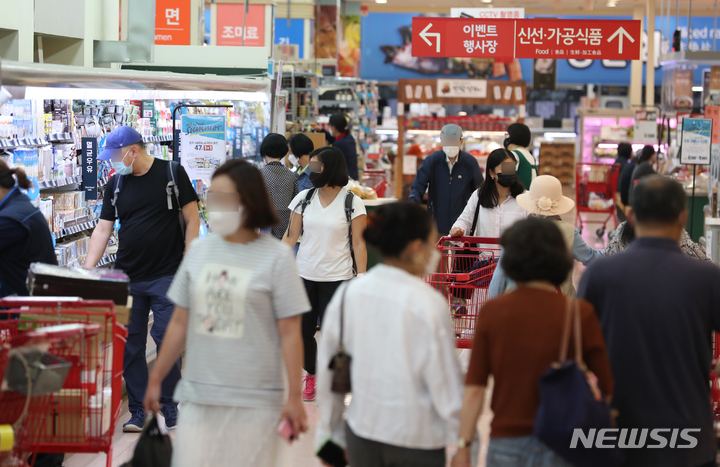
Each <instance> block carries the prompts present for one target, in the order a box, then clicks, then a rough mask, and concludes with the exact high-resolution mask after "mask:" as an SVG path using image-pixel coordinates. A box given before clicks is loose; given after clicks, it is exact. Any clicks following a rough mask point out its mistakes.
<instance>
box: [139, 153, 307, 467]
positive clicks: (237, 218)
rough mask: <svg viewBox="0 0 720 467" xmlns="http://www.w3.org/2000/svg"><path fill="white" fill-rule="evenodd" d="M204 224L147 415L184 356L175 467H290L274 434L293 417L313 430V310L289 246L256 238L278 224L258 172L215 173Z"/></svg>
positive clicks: (232, 164) (182, 280) (178, 278)
mask: <svg viewBox="0 0 720 467" xmlns="http://www.w3.org/2000/svg"><path fill="white" fill-rule="evenodd" d="M208 221H209V223H210V228H211V230H212V231H213V233H212V234H210V235H208V236H207V237H205V238H203V239H200V240H196V241H195V242H193V244H192V246H191V248H190V250H189V251H188V253H187V254H186V255H185V258H184V259H183V262H182V264H181V265H180V269H179V270H178V272H177V274H176V275H175V279H174V280H173V283H172V286H171V287H170V290H169V291H168V298H170V300H172V301H173V302H174V303H175V312H174V314H173V317H172V320H171V321H170V324H169V326H168V328H167V331H166V333H165V339H164V341H163V345H162V348H161V349H160V354H159V356H158V360H157V363H156V364H155V368H154V369H153V371H152V373H151V375H150V379H149V384H148V388H147V392H146V394H145V410H146V411H153V412H155V413H157V411H158V410H159V409H160V403H159V400H160V392H161V390H160V388H161V384H162V381H163V379H164V378H165V375H167V373H168V372H169V371H170V368H171V367H172V366H173V364H174V363H175V362H176V361H177V359H178V358H179V357H180V355H181V353H182V351H183V350H186V360H185V370H184V372H183V379H182V380H181V381H180V383H179V384H178V386H177V389H176V391H175V399H176V400H177V401H179V402H181V403H182V411H181V412H180V418H179V422H178V431H177V439H176V440H175V443H174V445H175V448H174V454H173V459H172V465H173V467H185V466H188V467H190V466H192V467H201V466H208V467H210V466H220V465H238V462H239V459H242V461H241V462H240V463H241V464H242V465H253V466H254V465H257V466H261V465H262V466H270V467H279V466H287V465H288V461H289V459H288V454H289V453H288V445H287V443H286V442H285V441H284V440H283V439H282V438H281V437H280V436H279V435H278V433H277V429H278V425H279V423H280V422H281V421H282V420H284V419H287V420H288V421H289V423H290V425H291V426H292V428H293V430H294V432H295V433H296V434H297V435H299V434H300V433H302V432H304V431H307V416H306V414H305V408H304V406H303V402H302V386H301V384H300V377H301V375H302V367H301V365H302V357H301V356H302V336H301V331H300V330H301V321H302V318H301V315H302V314H303V313H305V312H306V311H307V310H309V309H310V304H309V303H308V299H307V295H306V293H305V289H304V287H303V284H302V281H301V280H300V277H299V276H298V273H297V268H296V266H295V261H294V258H293V254H292V251H291V250H290V248H288V247H287V246H286V245H283V244H282V243H281V242H280V241H278V240H276V239H275V238H273V237H272V236H271V235H270V234H258V233H257V229H264V228H268V227H272V226H274V225H277V223H278V221H279V219H278V216H277V213H276V212H275V209H273V207H272V203H271V202H270V197H269V195H268V192H267V190H266V188H265V184H264V182H263V178H262V175H261V174H260V171H259V170H258V169H257V168H255V167H254V166H252V165H251V164H249V163H247V162H245V161H241V160H232V161H229V162H227V163H226V164H224V165H223V166H222V167H220V168H219V169H218V170H217V171H216V172H215V174H214V175H213V179H212V185H211V187H210V193H209V194H208ZM283 360H284V363H285V364H284V365H283ZM283 371H285V372H286V374H287V381H288V383H287V384H286V383H285V379H286V378H285V377H284V375H283ZM286 386H287V387H286ZM286 395H287V398H286Z"/></svg>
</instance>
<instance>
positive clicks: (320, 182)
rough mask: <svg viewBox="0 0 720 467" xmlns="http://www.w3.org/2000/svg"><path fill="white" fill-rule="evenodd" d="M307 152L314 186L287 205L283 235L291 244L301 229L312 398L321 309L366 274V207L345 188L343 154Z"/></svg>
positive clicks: (307, 379) (301, 269)
mask: <svg viewBox="0 0 720 467" xmlns="http://www.w3.org/2000/svg"><path fill="white" fill-rule="evenodd" d="M310 156H311V160H310V166H309V167H310V168H309V170H310V180H311V181H312V183H313V185H314V186H315V188H313V189H311V190H305V191H303V192H301V193H300V194H298V195H297V196H296V197H295V199H294V200H292V202H291V203H290V206H289V207H290V211H292V217H291V219H290V227H289V228H288V231H287V233H286V234H285V238H284V239H283V241H284V242H285V243H286V244H288V245H290V246H295V244H296V243H297V241H298V238H300V234H301V233H302V242H301V243H300V248H299V249H298V254H297V267H298V271H299V273H300V277H302V279H303V281H304V283H305V289H306V290H307V294H308V298H309V299H310V304H311V306H312V310H311V311H310V312H309V313H306V314H305V315H304V316H303V323H302V330H303V343H304V348H305V371H307V376H306V377H305V389H304V391H303V399H305V400H306V401H311V400H315V374H316V365H315V361H316V359H317V342H316V341H315V333H316V331H317V326H318V323H320V324H322V319H323V315H324V314H325V308H326V307H327V304H328V303H329V302H330V299H331V298H332V296H333V294H334V293H335V291H336V290H337V288H338V287H340V284H342V283H343V282H345V281H347V280H349V279H352V278H353V277H354V276H355V275H362V274H364V273H365V269H366V267H367V250H366V248H365V241H364V240H363V231H364V230H365V224H366V220H367V216H366V211H365V205H364V204H363V202H362V201H361V200H360V198H358V197H357V196H355V195H354V194H353V193H352V192H351V191H349V190H347V189H346V188H345V185H347V183H348V173H347V165H346V164H345V158H344V157H343V155H342V153H341V152H340V151H339V150H338V149H336V148H332V147H325V148H320V149H316V150H315V151H313V152H312V153H311V154H310ZM351 234H352V235H351Z"/></svg>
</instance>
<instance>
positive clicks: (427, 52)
mask: <svg viewBox="0 0 720 467" xmlns="http://www.w3.org/2000/svg"><path fill="white" fill-rule="evenodd" d="M412 31H413V37H412V51H413V56H414V57H470V58H495V59H500V60H508V59H513V58H564V59H568V58H572V59H605V60H638V59H639V58H640V45H641V40H642V32H641V29H640V21H639V20H569V19H565V20H563V19H478V18H427V17H419V18H413V27H412Z"/></svg>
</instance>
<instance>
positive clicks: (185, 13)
mask: <svg viewBox="0 0 720 467" xmlns="http://www.w3.org/2000/svg"><path fill="white" fill-rule="evenodd" d="M155 44H157V45H190V0H155Z"/></svg>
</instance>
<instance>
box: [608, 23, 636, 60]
mask: <svg viewBox="0 0 720 467" xmlns="http://www.w3.org/2000/svg"><path fill="white" fill-rule="evenodd" d="M623 36H625V37H627V38H628V39H630V42H632V43H635V39H633V38H632V36H631V35H630V34H628V32H627V31H626V30H625V28H624V27H622V26H620V28H619V29H618V30H617V31H615V33H614V34H613V35H612V36H610V37H609V38H608V40H607V41H608V42H612V40H613V39H615V38H616V37H617V38H618V53H619V54H621V53H622V51H623Z"/></svg>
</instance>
